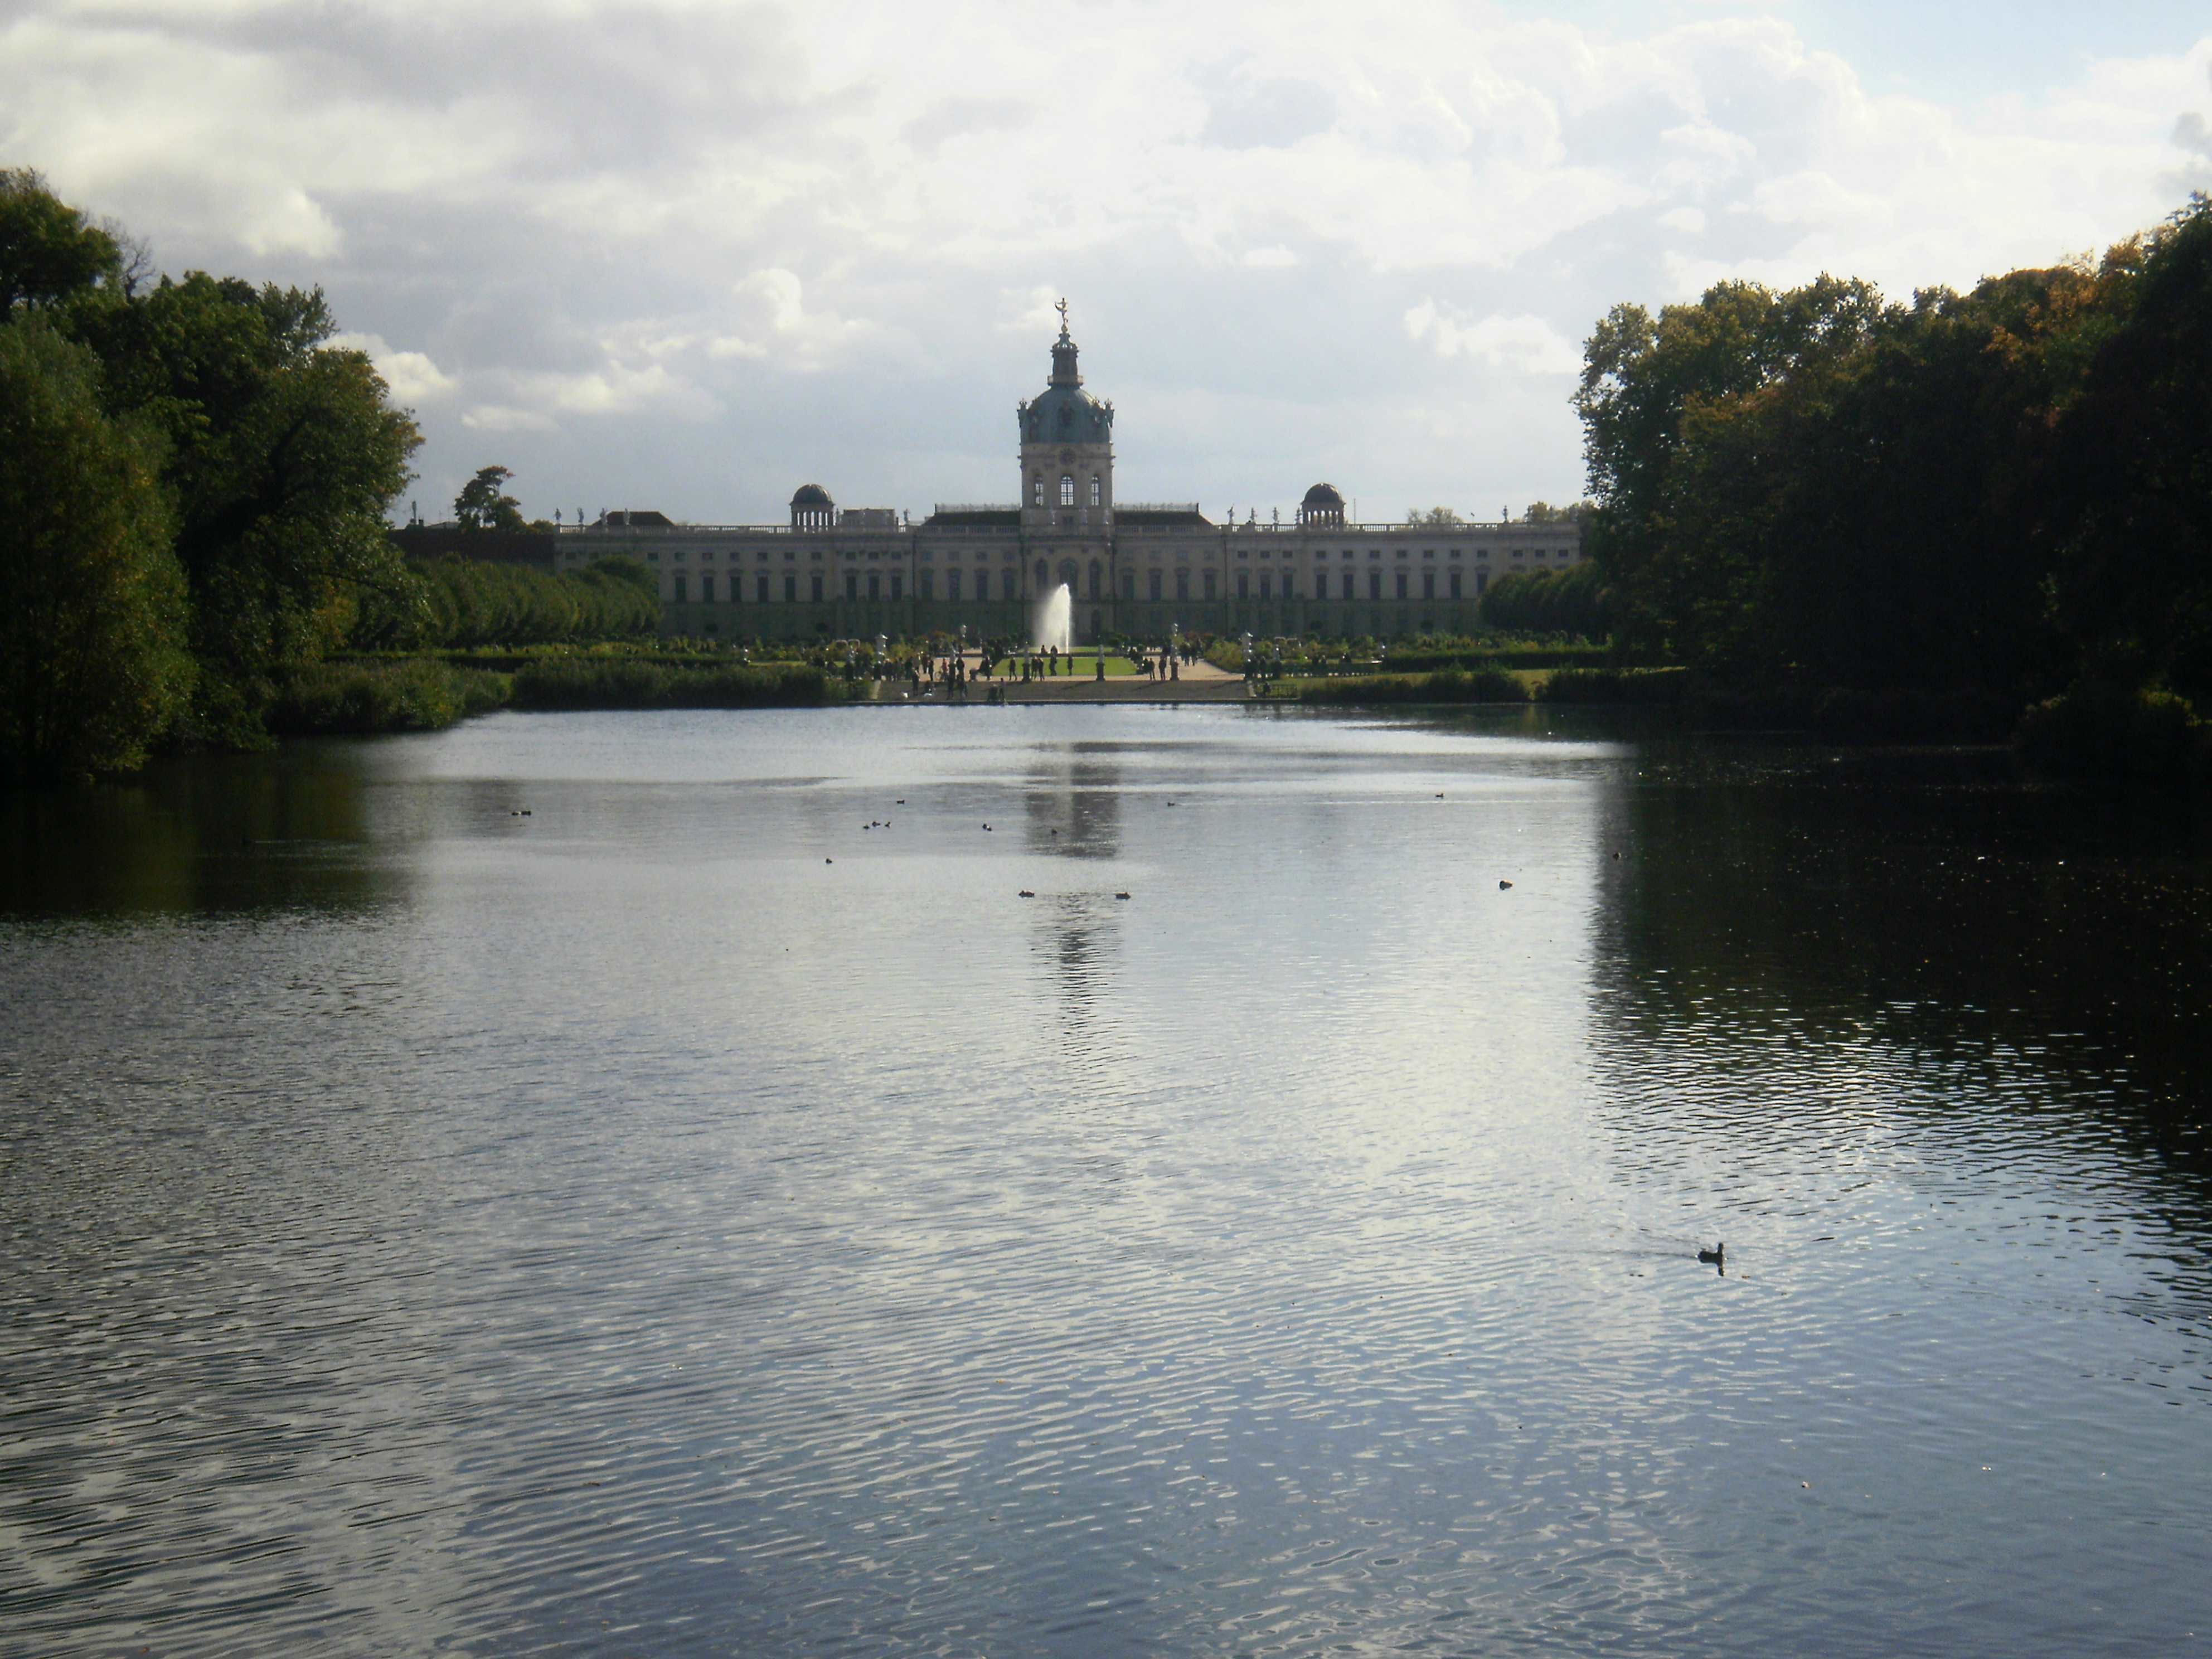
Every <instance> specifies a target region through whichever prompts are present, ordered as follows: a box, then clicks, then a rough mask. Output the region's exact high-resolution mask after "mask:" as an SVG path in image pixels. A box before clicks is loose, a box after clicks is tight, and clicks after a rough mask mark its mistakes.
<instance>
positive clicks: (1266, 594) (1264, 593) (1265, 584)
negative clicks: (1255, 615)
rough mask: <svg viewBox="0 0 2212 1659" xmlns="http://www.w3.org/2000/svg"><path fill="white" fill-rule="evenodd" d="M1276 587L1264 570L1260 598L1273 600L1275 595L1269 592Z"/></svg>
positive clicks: (1261, 578) (1261, 576) (1261, 575)
mask: <svg viewBox="0 0 2212 1659" xmlns="http://www.w3.org/2000/svg"><path fill="white" fill-rule="evenodd" d="M1274 585H1275V584H1274V583H1273V580H1270V579H1269V576H1268V573H1267V572H1266V571H1264V570H1262V571H1261V573H1260V597H1261V599H1273V598H1274V594H1273V592H1270V591H1269V590H1270V589H1271V588H1273V586H1274Z"/></svg>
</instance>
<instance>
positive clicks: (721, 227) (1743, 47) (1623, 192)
mask: <svg viewBox="0 0 2212 1659" xmlns="http://www.w3.org/2000/svg"><path fill="white" fill-rule="evenodd" d="M1687 10H1688V14H1689V15H1691V16H1692V17H1693V18H1695V19H1697V20H1698V21H1692V22H1689V23H1684V24H1679V25H1674V26H1667V27H1660V26H1652V27H1643V28H1637V27H1629V26H1621V27H1616V28H1613V29H1604V28H1599V27H1585V26H1582V25H1579V24H1577V23H1575V22H1571V21H1561V20H1559V19H1558V18H1541V19H1534V20H1531V19H1526V18H1522V17H1517V16H1516V15H1515V14H1514V10H1513V8H1512V3H1511V0H1504V3H1498V4H1488V5H1485V6H1482V7H1468V6H1465V5H1462V4H1459V3H1455V0H1401V3H1398V4H1395V5H1392V6H1390V7H1387V8H1382V9H1371V8H1370V9H1346V8H1344V7H1341V6H1337V5H1330V4H1323V3H1321V0H1277V3H1270V4H1267V5H1261V4H1259V3H1256V0H1239V3H1226V0H1193V3H1191V4H1188V5H1185V6H1181V7H1176V8H1158V9H1154V8H1145V7H1101V6H1097V5H1094V4H1089V3H1082V0H1037V3H1036V5H1035V6H1033V7H1031V8H1029V9H1023V10H1021V11H1020V12H1018V13H1009V12H1006V11H989V10H983V11H971V10H968V9H953V8H946V7H943V6H938V5H931V4H927V3H924V4H915V3H912V0H902V3H893V0H808V3H805V4H802V3H799V0H761V3H756V4H751V5H748V6H745V7H743V8H731V7H726V6H723V5H720V4H712V3H706V0H564V3H562V5H560V6H557V7H552V8H547V7H543V6H538V5H533V4H530V3H526V0H480V3H478V4H476V5H472V6H471V7H467V8H461V9H454V8H453V7H450V6H438V5H433V4H432V3H430V0H233V3H228V4H197V5H192V4H182V3H176V4H148V3H138V4H130V5H125V4H115V5H100V4H86V3H83V0H16V3H15V5H14V6H13V7H11V8H10V9H9V10H8V11H7V13H6V18H7V21H4V22H0V153H4V154H6V155H8V156H9V158H10V159H11V160H13V161H22V162H26V163H29V164H32V165H36V166H39V167H43V168H45V169H46V171H47V173H49V175H50V176H51V177H52V179H53V180H54V182H55V184H56V185H58V187H59V188H61V189H62V190H63V191H64V193H65V194H67V195H69V196H70V197H71V199H73V200H76V201H78V202H81V203H82V204H84V205H85V206H87V207H88V208H89V209H91V210H93V211H94V212H95V213H100V214H112V215H113V216H117V217H118V218H119V219H121V220H122V221H123V222H125V223H126V224H127V225H129V226H130V227H131V228H133V229H135V230H137V231H138V232H140V233H141V234H145V235H147V236H148V237H149V239H150V240H151V241H152V242H153V245H154V250H155V255H156V258H157V259H158V260H159V261H160V262H161V264H162V265H163V266H164V268H167V269H172V270H177V269H182V268H184V267H185V266H187V265H204V266H206V267H208V268H210V269H216V270H238V271H240V274H243V275H247V276H252V277H254V278H256V279H257V280H258V279H263V278H268V279H273V280H281V281H288V282H295V281H296V282H320V283H324V284H325V286H326V288H327V289H329V291H330V293H331V297H332V300H333V302H334V304H335V305H336V306H337V311H338V315H339V316H340V317H341V319H343V321H344V323H345V324H346V325H348V326H349V327H350V328H354V329H357V330H360V331H363V332H362V335H361V336H360V338H362V340H363V342H364V343H368V342H374V343H373V344H368V345H367V349H369V350H370V351H371V355H372V356H374V358H375V360H376V361H377V362H378V364H379V367H380V371H381V372H383V373H384V374H386V378H387V380H390V381H391V383H392V386H393V388H394V391H395V393H397V394H398V396H399V397H400V399H401V401H403V402H410V403H412V404H415V405H416V406H417V407H418V408H420V409H422V410H423V411H424V413H423V416H422V418H423V424H424V427H425V429H426V432H427V433H428V437H429V445H428V449H427V450H426V452H425V453H424V456H423V459H422V465H423V468H424V471H425V472H426V473H428V474H430V475H432V476H441V477H442V476H447V475H449V474H450V475H452V476H456V477H465V476H466V474H467V472H468V471H469V470H471V468H470V466H469V465H468V463H469V462H470V461H471V459H473V458H474V456H475V453H476V445H475V441H474V437H473V435H476V434H481V433H491V432H496V433H501V434H504V435H507V438H508V439H509V440H510V443H509V445H508V447H509V449H510V451H511V453H509V454H508V456H507V459H508V460H509V461H510V462H511V463H512V464H513V465H517V466H518V468H519V469H520V468H527V469H528V470H529V471H531V473H532V476H541V477H574V478H576V479H577V488H578V489H580V490H583V491H585V492H586V493H600V494H604V495H605V496H606V497H607V498H609V499H613V498H616V497H617V496H619V497H623V498H624V499H642V498H643V497H644V496H646V495H654V496H657V498H658V499H659V500H660V501H662V502H663V504H664V505H665V507H668V508H669V509H670V510H675V511H680V512H687V513H696V514H697V515H699V516H702V517H713V518H727V517H732V516H740V515H745V514H761V515H763V516H767V515H772V514H773V513H775V511H777V510H778V509H779V507H780V504H781V501H783V499H784V498H786V497H787V496H788V495H789V492H790V487H791V485H792V483H794V482H796V481H797V477H798V476H799V475H801V474H815V473H819V474H822V475H823V476H825V477H827V476H829V475H832V474H840V475H842V476H843V477H847V478H849V479H850V480H852V483H851V484H850V485H849V487H848V493H854V492H858V493H859V494H865V495H867V496H870V497H882V498H885V499H888V498H889V497H890V494H891V492H893V491H894V490H907V491H909V492H910V493H909V494H908V495H907V496H906V499H907V500H908V501H913V502H915V503H921V502H924V501H927V500H928V499H929V498H930V497H931V495H943V496H944V497H945V498H946V499H951V498H954V497H973V498H976V499H994V498H996V497H997V496H999V495H1003V494H1004V493H1005V490H1006V487H1007V481H1006V479H1004V478H1002V477H1000V474H1001V473H1002V472H1003V471H1005V469H1006V453H1005V452H1006V445H1005V432H1004V424H1005V421H1006V416H1007V413H1008V410H1010V407H1011V405H1012V402H1013V400H1014V399H1015V398H1018V397H1020V396H1023V395H1025V394H1027V393H1029V392H1033V391H1034V390H1035V389H1036V385H1037V384H1038V383H1039V381H1040V380H1041V378H1042V368H1043V361H1044V359H1043V348H1044V345H1045V343H1046V342H1048V340H1049V339H1050V337H1051V336H1052V333H1053V332H1054V331H1055V330H1056V329H1057V326H1058V319H1057V317H1056V316H1055V315H1054V313H1052V311H1051V306H1052V302H1053V301H1055V300H1057V299H1058V298H1059V297H1060V295H1062V294H1063V293H1065V294H1066V295H1067V296H1068V297H1069V298H1070V300H1071V301H1073V305H1074V315H1075V321H1076V331H1077V334H1078V337H1079V339H1081V340H1082V342H1083V344H1084V347H1085V357H1084V367H1085V374H1086V375H1087V376H1088V377H1089V379H1090V380H1091V384H1092V386H1094V387H1096V388H1097V389H1098V390H1099V391H1100V392H1101V393H1102V395H1107V396H1111V397H1115V398H1116V401H1117V404H1118V407H1119V418H1118V419H1117V422H1116V441H1117V446H1118V447H1119V448H1120V450H1121V453H1122V455H1123V457H1124V459H1125V464H1126V465H1129V466H1131V467H1133V468H1137V469H1139V470H1140V471H1142V472H1143V474H1144V477H1145V483H1144V484H1143V489H1144V490H1145V491H1146V493H1156V494H1159V495H1184V496H1189V495H1198V496H1202V497H1205V498H1207V499H1210V500H1213V501H1226V500H1229V499H1232V498H1233V499H1238V500H1242V501H1260V502H1263V503H1264V502H1266V501H1268V500H1270V499H1280V500H1282V501H1285V503H1286V504H1287V503H1288V502H1291V501H1295V499H1296V492H1297V489H1302V488H1303V486H1304V483H1310V482H1311V479H1310V477H1303V476H1302V475H1304V474H1305V473H1307V472H1309V471H1314V470H1315V469H1316V467H1319V466H1322V463H1323V462H1324V461H1326V459H1327V458H1328V456H1330V455H1338V456H1341V457H1344V458H1345V461H1346V465H1352V463H1353V462H1354V461H1355V460H1356V462H1357V464H1358V465H1359V466H1361V467H1363V468H1364V469H1367V470H1368V472H1367V476H1366V477H1353V476H1352V475H1351V474H1350V473H1349V472H1347V473H1346V477H1341V478H1339V479H1338V482H1339V483H1340V484H1341V485H1343V486H1344V487H1345V488H1346V489H1358V490H1361V491H1363V492H1364V494H1365V495H1368V496H1369V497H1370V498H1371V499H1384V498H1396V497H1402V498H1404V499H1406V500H1408V501H1413V500H1442V499H1455V498H1459V497H1462V496H1466V497H1475V496H1482V497H1488V496H1500V497H1504V496H1510V497H1513V498H1516V499H1525V498H1527V497H1528V496H1534V495H1544V496H1547V497H1557V496H1560V495H1571V494H1572V493H1573V492H1574V491H1575V490H1576V489H1577V487H1578V482H1579V471H1580V467H1579V458H1578V454H1577V443H1576V441H1575V436H1574V430H1573V425H1572V422H1571V417H1570V416H1563V414H1562V412H1561V411H1562V410H1563V409H1564V407H1565V405H1564V401H1563V393H1564V390H1565V388H1564V387H1563V386H1561V385H1560V384H1559V375H1560V374H1563V373H1565V371H1567V370H1568V369H1569V368H1571V367H1572V366H1573V359H1574V356H1575V349H1574V348H1573V346H1572V345H1571V337H1572V336H1573V335H1575V334H1577V333H1579V332H1580V331H1581V327H1582V323H1583V320H1584V319H1591V318H1595V316H1597V315H1598V314H1600V313H1601V312H1602V311H1603V310H1604V309H1605V307H1607V306H1608V305H1610V304H1612V303H1613V302H1614V301H1620V300H1626V299H1635V300H1641V301H1663V300H1667V299H1671V298H1674V297H1679V296H1680V295H1684V294H1686V293H1692V292H1694V291H1696V289H1698V288H1699V287H1701V286H1703V285H1704V284H1705V283H1709V282H1711V281H1712V280H1715V279H1717V278H1718V277H1721V276H1755V277H1759V278H1760V279H1762V280H1766V281H1770V282H1773V283H1794V282H1799V281H1803V280H1806V279H1808V278H1809V277H1810V276H1814V275H1815V274H1817V273H1818V272H1819V271H1820V270H1835V271H1838V272H1850V273H1852V274H1857V275H1863V276H1869V277H1871V278H1873V279H1875V280H1876V281H1878V282H1880V283H1882V284H1883V285H1884V286H1885V287H1887V288H1888V289H1890V290H1891V291H1893V292H1899V293H1901V292H1904V291H1905V290H1908V289H1911V287H1913V286H1915V285H1918V284H1924V283H1936V282H1948V283H1960V284H1963V283H1971V282H1972V281H1973V280H1974V279H1975V278H1976V277H1978V276H1981V275H1982V274H1984V273H1985V272H1989V271H1993V270H2001V269H2003V268H2005V267H2007V266H2008V265H2011V264H2022V263H2045V262H2048V261H2050V260H2051V259H2053V258H2058V257H2061V256H2062V255H2063V254H2066V253H2068V252H2075V251H2080V250H2082V249H2088V248H2094V247H2097V246H2101V245H2102V244H2103V243H2105V242H2107V241H2110V240H2114V239H2116V238H2117V237H2118V236H2121V235H2124V234H2127V233H2128V232H2129V231H2130V230H2132V229H2135V228H2140V227H2142V226H2145V225H2148V224H2150V223H2152V222H2155V221H2156V220H2157V219H2158V218H2160V216H2162V215H2163V214H2165V213H2166V212H2167V211H2169V210H2172V208H2173V207H2174V206H2176V205H2178V204H2179V200H2180V197H2181V193H2182V191H2184V190H2185V188H2186V187H2187V186H2188V185H2190V184H2191V183H2199V184H2202V183H2212V96H2208V82H2207V75H2208V70H2212V39H2208V40H2204V41H2203V42H2200V43H2198V44H2197V45H2196V46H2193V47H2191V48H2190V49H2188V50H2186V51H2177V52H2172V53H2169V54H2166V55H2164V56H2146V57H2142V58H2130V59H2118V58H2109V57H2107V58H2100V59H2093V60H2091V61H2088V62H2087V66H2086V67H2084V68H2081V69H2080V70H2073V71H2069V73H2068V78H2067V79H2065V80H2064V82H2063V84H2058V85H2056V86H2053V87H2049V88H2042V87H2022V88H2017V89H2015V91H2014V92H2013V93H2012V94H2010V95H2008V96H2006V97H2002V98H1997V99H1977V100H1973V101H1969V100H1966V99H1965V98H1964V97H1963V96H1962V97H1960V99H1958V100H1954V101H1951V102H1948V103H1947V102H1942V101H1938V100H1935V99H1932V98H1929V97H1926V96H1922V97H1907V96H1903V95H1900V94H1895V93H1893V92H1890V91H1887V90H1884V89H1882V88H1881V87H1878V86H1876V85H1873V84H1870V83H1869V82H1868V81H1867V80H1866V79H1864V78H1863V77H1862V76H1860V75H1859V74H1858V73H1857V71H1856V70H1854V68H1853V66H1852V65H1851V64H1849V63H1846V62H1845V61H1844V60H1843V59H1842V58H1838V57H1836V56H1834V55H1832V54H1829V53H1826V52H1819V51H1815V50H1812V49H1810V48H1809V47H1808V46H1807V44H1806V42H1805V40H1804V39H1803V38H1802V36H1801V35H1800V33H1797V32H1796V30H1795V29H1794V28H1793V27H1791V25H1790V22H1789V21H1786V20H1785V17H1784V15H1778V12H1777V11H1775V10H1768V11H1765V12H1764V13H1763V14H1762V13H1758V12H1755V11H1749V10H1747V11H1745V12H1741V13H1735V14H1733V15H1718V14H1719V13H1720V11H1721V9H1719V8H1710V9H1708V8H1692V9H1687ZM485 40H497V41H498V42H499V43H500V44H499V65H498V70H497V73H496V74H489V75H488V74H487V73H486V71H485V68H484V59H483V42H484V41H485ZM1071 64H1076V65H1080V72H1079V73H1070V72H1069V65H1071ZM1923 84H1924V82H1923ZM1293 269H1294V270H1296V272H1297V275H1296V277H1295V279H1294V280H1286V279H1285V278H1284V276H1282V275H1281V274H1280V273H1281V272H1282V271H1284V270H1293ZM391 340H400V341H405V342H407V343H408V349H407V350H404V351H394V350H392V349H389V348H388V347H386V345H385V344H384V343H385V342H386V341H391ZM1408 340H1411V341H1413V342H1415V343H1418V344H1419V346H1420V347H1421V348H1422V349H1419V350H1408V349H1407V342H1408ZM1440 360H1442V361H1448V362H1454V363H1456V364H1458V365H1461V366H1462V367H1464V366H1466V365H1468V364H1476V365H1481V366H1484V367H1486V368H1495V369H1498V370H1500V371H1504V373H1503V374H1501V375H1500V376H1499V378H1498V385H1497V386H1496V387H1495V388H1493V389H1492V390H1491V391H1490V392H1488V393H1487V394H1486V395H1489V396H1491V397H1492V398H1493V400H1494V401H1492V402H1490V403H1486V404H1482V405H1481V406H1480V408H1479V409H1478V408H1476V407H1475V406H1474V404H1469V405H1468V407H1467V408H1465V409H1462V408H1461V407H1459V406H1458V405H1456V404H1449V403H1439V401H1438V399H1437V384H1438V382H1437V376H1438V374H1439V372H1440V370H1439V368H1438V364H1439V361H1440ZM864 366H865V368H866V373H860V372H859V371H860V369H861V368H863V367H864ZM1200 406H1205V407H1218V408H1231V407H1233V408H1236V409H1238V410H1248V409H1252V408H1261V407H1264V408H1270V409H1273V410H1279V411H1281V415H1280V420H1279V422H1275V423H1273V424H1270V425H1268V426H1267V427H1266V428H1264V429H1265V430H1266V431H1267V434H1268V436H1267V437H1266V438H1265V440H1264V441H1263V440H1261V439H1259V438H1256V437H1255V436H1254V434H1255V432H1257V431H1260V430H1261V429H1262V428H1258V427H1255V425H1254V424H1253V423H1252V422H1250V421H1249V420H1246V419H1242V418H1240V419H1238V420H1222V421H1218V422H1196V423H1194V424H1192V425H1190V426H1188V428H1185V427H1183V426H1182V425H1181V424H1179V422H1180V416H1179V415H1178V413H1177V411H1179V410H1186V409H1189V408H1195V407H1200ZM1439 411H1442V412H1441V413H1440V412H1439ZM1439 419H1442V420H1445V421H1447V422H1456V423H1458V424H1460V425H1462V426H1465V425H1467V423H1468V422H1474V421H1477V420H1480V421H1481V422H1488V423H1490V424H1487V425H1486V426H1485V428H1484V430H1485V433H1486V440H1485V442H1484V443H1483V444H1482V445H1480V446H1479V447H1471V446H1469V445H1467V444H1458V445H1455V444H1452V443H1450V442H1449V441H1445V440H1444V439H1443V437H1441V436H1439V437H1438V438H1437V441H1435V442H1434V443H1430V442H1427V441H1426V440H1425V437H1424V438H1422V439H1421V441H1413V439H1412V435H1417V434H1421V435H1425V434H1426V433H1427V431H1428V428H1429V426H1430V425H1431V424H1432V423H1433V422H1436V421H1437V420H1439ZM1285 422H1288V423H1289V424H1288V425H1285V424H1284V423H1285ZM1394 433H1395V434H1401V435H1407V438H1408V441H1402V442H1401V441H1394V440H1393V439H1392V438H1391V437H1390V435H1391V434H1394ZM1302 434H1303V435H1302ZM533 446H535V448H533ZM740 454H741V455H743V456H744V457H745V458H746V459H745V463H744V465H743V466H742V467H732V465H729V464H728V462H727V459H726V458H727V457H729V456H732V455H740ZM1469 455H1474V457H1475V459H1473V460H1469V459H1468V456H1469ZM948 458H951V459H948ZM477 464H481V463H480V462H477ZM1334 465H1335V463H1334V462H1330V463H1328V466H1329V467H1334ZM1437 465H1451V466H1476V467H1479V468H1481V469H1486V470H1485V471H1482V472H1481V473H1480V475H1479V476H1473V477H1468V478H1467V479H1465V480H1464V481H1462V480H1460V479H1457V478H1455V477H1431V476H1427V474H1426V473H1425V472H1423V473H1420V474H1419V476H1416V475H1415V473H1414V472H1413V471H1412V469H1418V468H1428V467H1431V466H1437ZM1323 470H1328V468H1327V467H1324V468H1323ZM948 472H950V473H951V474H952V476H946V475H947V473H948ZM591 480H597V482H598V483H599V490H598V491H597V492H592V491H591V490H590V489H589V488H588V483H589V482H590V481H591ZM856 498H857V496H856Z"/></svg>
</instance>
